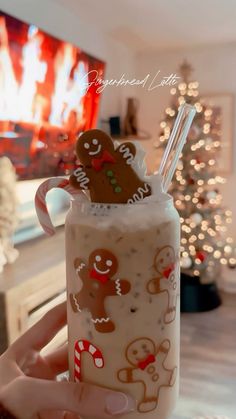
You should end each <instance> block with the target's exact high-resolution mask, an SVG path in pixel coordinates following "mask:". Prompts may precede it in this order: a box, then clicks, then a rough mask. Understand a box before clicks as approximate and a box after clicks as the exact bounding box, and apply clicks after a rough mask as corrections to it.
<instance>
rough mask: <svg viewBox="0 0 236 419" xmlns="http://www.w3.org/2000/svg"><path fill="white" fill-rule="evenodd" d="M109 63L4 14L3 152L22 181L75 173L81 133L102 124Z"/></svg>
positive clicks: (0, 36)
mask: <svg viewBox="0 0 236 419" xmlns="http://www.w3.org/2000/svg"><path fill="white" fill-rule="evenodd" d="M104 70H105V64H104V62H103V61H101V60H99V59H97V58H95V57H92V56H91V55H88V54H87V53H85V52H84V51H82V50H81V49H79V48H78V47H76V46H74V45H72V44H70V43H68V42H65V41H62V40H59V39H56V38H54V37H53V36H50V35H48V34H47V33H45V32H43V31H41V30H40V29H39V28H37V27H36V26H34V25H28V24H26V23H24V22H22V21H20V20H18V19H15V18H13V17H11V16H9V15H7V14H5V13H2V12H0V156H1V155H6V156H8V157H9V158H10V159H11V161H12V162H13V164H14V166H15V168H16V171H17V174H18V177H19V179H33V178H39V177H46V176H58V175H61V174H69V173H70V172H71V170H72V169H73V167H74V163H75V154H74V142H75V138H76V136H77V135H78V134H79V133H80V132H82V131H84V130H86V129H90V128H93V127H95V126H96V120H97V114H98V105H99V100H100V94H99V92H98V91H97V87H96V86H95V83H91V82H92V81H93V80H94V79H95V76H96V77H98V78H101V79H102V78H104V77H103V76H104Z"/></svg>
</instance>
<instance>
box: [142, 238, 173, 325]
mask: <svg viewBox="0 0 236 419" xmlns="http://www.w3.org/2000/svg"><path fill="white" fill-rule="evenodd" d="M154 268H155V270H156V272H157V274H158V276H157V277H156V278H153V279H151V280H150V281H149V282H148V284H147V290H148V292H149V293H150V294H159V293H161V292H166V293H167V295H168V306H167V309H166V311H165V315H164V321H165V323H167V324H168V323H171V322H173V321H174V320H175V316H176V305H177V298H178V280H177V279H176V273H175V270H176V257H175V252H174V249H173V247H171V246H165V247H163V248H162V249H158V251H157V253H156V256H155V262H154Z"/></svg>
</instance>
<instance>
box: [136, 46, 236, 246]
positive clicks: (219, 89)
mask: <svg viewBox="0 0 236 419" xmlns="http://www.w3.org/2000/svg"><path fill="white" fill-rule="evenodd" d="M184 58H186V59H187V60H188V61H189V62H190V63H191V65H192V66H193V68H194V70H195V71H194V73H193V79H196V80H198V81H199V83H200V86H199V91H200V94H207V93H232V94H233V95H234V99H235V95H236V44H226V45H220V46H205V47H201V48H196V49H185V50H179V51H169V52H161V53H155V54H154V53H143V54H140V55H138V57H137V69H138V73H137V75H138V76H140V77H144V76H145V75H146V74H148V73H151V74H152V75H155V73H156V71H158V70H161V75H162V76H166V75H169V74H171V73H174V72H177V71H178V66H179V64H180V63H181V62H182V61H183V59H184ZM137 92H138V97H139V101H140V114H139V120H140V125H142V126H143V127H145V128H148V129H149V130H150V132H151V134H152V141H150V142H149V143H147V149H148V150H149V165H150V167H151V168H152V169H153V168H154V166H155V164H154V161H155V150H154V148H153V141H154V140H155V139H158V134H159V130H160V128H159V123H160V120H161V118H162V117H163V113H164V110H165V108H166V106H167V105H168V104H169V102H170V97H171V95H170V87H158V88H156V89H155V90H152V91H147V89H146V88H144V89H143V88H140V87H139V88H138V89H137ZM233 159H234V171H233V173H232V174H231V175H230V176H229V177H227V184H226V185H224V186H223V188H222V193H223V197H224V204H225V205H226V206H228V207H229V208H230V209H232V210H233V213H234V225H233V227H234V228H233V233H234V236H235V238H236V198H235V192H234V191H235V184H236V172H235V168H236V107H234V117H233Z"/></svg>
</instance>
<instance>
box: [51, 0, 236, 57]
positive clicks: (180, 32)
mask: <svg viewBox="0 0 236 419" xmlns="http://www.w3.org/2000/svg"><path fill="white" fill-rule="evenodd" d="M53 1H55V2H58V3H60V4H63V6H64V7H66V8H68V9H70V10H71V11H72V12H73V13H76V14H77V15H78V16H80V17H84V18H85V19H86V20H87V21H88V22H91V24H92V25H94V24H96V25H98V26H99V27H102V28H103V30H104V31H105V32H106V33H107V34H108V35H109V36H111V37H113V38H114V39H116V40H118V41H119V42H121V43H123V44H126V45H127V46H128V47H130V48H132V49H133V50H134V51H143V50H148V49H149V50H160V49H161V50H163V49H173V48H183V47H190V46H191V47H193V46H198V45H204V44H216V43H225V42H236V0H100V1H97V0H53Z"/></svg>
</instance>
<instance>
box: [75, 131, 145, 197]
mask: <svg viewBox="0 0 236 419" xmlns="http://www.w3.org/2000/svg"><path fill="white" fill-rule="evenodd" d="M76 154H77V157H78V159H79V161H80V162H81V165H80V166H79V167H77V169H76V170H75V171H74V173H73V174H72V175H71V176H70V183H71V185H72V186H73V187H74V188H76V189H88V190H89V191H90V197H91V201H92V202H99V203H107V204H112V203H123V204H125V203H133V202H136V201H139V200H142V199H143V198H145V197H146V196H149V195H151V186H150V185H149V183H147V182H144V181H143V180H141V179H140V178H139V177H138V175H137V173H136V172H135V170H134V169H133V167H132V163H133V161H134V158H135V154H136V148H135V145H134V144H133V143H131V142H127V143H123V144H121V145H119V147H117V148H115V147H114V143H113V141H112V139H111V138H110V137H109V135H107V134H106V133H104V132H103V131H100V130H98V129H92V130H89V131H86V132H84V133H83V134H82V135H81V136H80V137H79V139H78V141H77V143H76Z"/></svg>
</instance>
